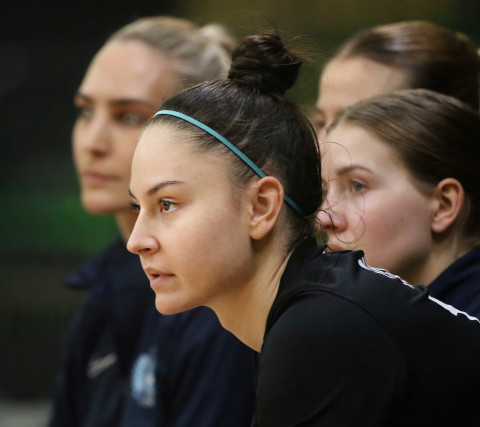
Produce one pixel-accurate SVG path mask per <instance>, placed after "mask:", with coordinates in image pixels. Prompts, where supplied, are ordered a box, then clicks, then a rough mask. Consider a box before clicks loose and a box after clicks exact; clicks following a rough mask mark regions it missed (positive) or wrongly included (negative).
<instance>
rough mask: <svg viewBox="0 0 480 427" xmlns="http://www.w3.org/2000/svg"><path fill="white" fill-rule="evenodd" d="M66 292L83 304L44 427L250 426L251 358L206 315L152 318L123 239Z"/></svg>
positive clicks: (149, 296)
mask: <svg viewBox="0 0 480 427" xmlns="http://www.w3.org/2000/svg"><path fill="white" fill-rule="evenodd" d="M68 285H69V286H70V287H73V288H78V289H85V290H87V291H88V297H87V301H86V303H85V304H84V306H83V308H82V309H81V311H80V312H79V313H77V314H76V316H75V318H74V320H73V322H72V325H71V330H70V333H69V339H68V343H67V347H66V349H65V354H64V358H63V363H62V366H61V369H60V372H59V375H58V378H57V384H56V389H55V398H54V405H53V412H52V417H51V420H50V424H49V425H50V426H51V427H57V426H62V427H70V426H82V427H83V426H85V427H86V426H88V427H103V426H112V427H113V426H115V427H118V426H123V427H127V426H128V427H132V426H135V427H144V426H145V427H147V426H148V427H151V426H175V427H190V426H195V427H203V426H205V427H221V426H238V427H241V426H249V425H250V423H251V419H252V413H253V397H254V390H253V387H254V385H253V377H254V361H253V354H252V353H253V352H252V351H251V350H250V349H248V348H247V347H246V346H244V345H243V344H242V343H241V342H240V341H238V340H237V339H236V338H235V337H234V336H233V335H232V334H230V333H229V332H227V331H225V330H224V329H223V328H222V327H221V325H220V323H219V321H218V319H217V317H216V315H215V314H214V313H213V312H212V311H211V310H210V309H208V308H205V307H200V308H197V309H194V310H191V311H188V312H185V313H180V314H177V315H172V316H164V315H161V314H160V313H158V312H157V311H156V309H155V305H154V293H153V292H152V290H151V289H150V287H149V284H148V280H147V278H146V275H145V273H144V272H143V271H142V269H141V266H140V262H139V259H138V257H137V256H136V255H133V254H130V253H129V252H128V251H127V250H126V249H125V244H124V243H123V242H122V241H118V242H115V243H114V244H113V245H112V246H111V247H109V248H108V249H107V250H106V251H105V252H103V253H102V254H100V255H98V256H97V257H95V258H94V259H92V260H91V261H90V262H88V263H87V264H85V265H84V266H82V267H81V268H80V269H79V270H78V271H77V272H76V273H74V274H73V275H72V276H71V277H69V279H68Z"/></svg>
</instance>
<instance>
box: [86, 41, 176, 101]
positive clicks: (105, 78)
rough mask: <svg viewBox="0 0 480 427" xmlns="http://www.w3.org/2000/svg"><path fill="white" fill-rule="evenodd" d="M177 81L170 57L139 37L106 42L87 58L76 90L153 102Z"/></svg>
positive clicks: (174, 85)
mask: <svg viewBox="0 0 480 427" xmlns="http://www.w3.org/2000/svg"><path fill="white" fill-rule="evenodd" d="M177 83H178V77H177V75H176V73H175V72H174V69H173V66H172V60H171V59H170V58H168V57H167V56H166V55H164V54H163V53H161V52H159V51H157V50H155V49H153V48H151V47H150V46H147V45H146V44H144V43H142V42H140V41H121V42H120V41H113V42H109V43H107V44H106V45H105V46H104V47H103V48H101V49H100V51H99V52H98V53H97V55H96V56H95V57H94V59H93V61H92V62H91V64H90V66H89V68H88V70H87V73H86V74H85V77H84V79H83V81H82V83H81V86H80V91H81V92H85V93H86V94H87V95H90V96H98V97H101V96H103V97H112V98H132V99H134V98H138V97H145V98H147V99H151V100H155V101H156V103H158V102H159V101H160V102H161V100H162V99H163V98H164V97H167V96H170V95H171V94H172V93H173V90H174V88H175V87H176V85H177Z"/></svg>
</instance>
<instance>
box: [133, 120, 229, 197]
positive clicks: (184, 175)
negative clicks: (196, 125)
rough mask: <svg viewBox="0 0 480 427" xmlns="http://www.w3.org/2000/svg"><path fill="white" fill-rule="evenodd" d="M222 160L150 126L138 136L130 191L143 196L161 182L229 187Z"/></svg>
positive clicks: (167, 129)
mask: <svg viewBox="0 0 480 427" xmlns="http://www.w3.org/2000/svg"><path fill="white" fill-rule="evenodd" d="M228 170H229V168H228V164H227V161H226V160H225V158H224V156H221V155H219V154H216V153H212V152H199V151H198V150H195V145H194V141H192V140H191V139H189V137H188V135H187V134H185V133H183V132H181V133H179V132H178V131H177V130H176V129H175V128H173V127H171V126H166V125H151V126H148V127H147V128H146V130H145V131H144V133H143V134H142V135H141V137H140V140H139V142H138V145H137V147H136V150H135V154H134V157H133V162H132V176H131V189H132V192H133V193H134V194H135V195H136V194H137V192H140V193H142V192H145V191H146V190H147V189H148V188H149V187H151V186H152V185H156V184H158V183H159V182H161V181H175V180H179V181H183V182H187V183H195V184H196V185H197V184H198V185H205V186H206V187H209V188H215V187H217V184H220V183H229V182H230V180H229V173H228Z"/></svg>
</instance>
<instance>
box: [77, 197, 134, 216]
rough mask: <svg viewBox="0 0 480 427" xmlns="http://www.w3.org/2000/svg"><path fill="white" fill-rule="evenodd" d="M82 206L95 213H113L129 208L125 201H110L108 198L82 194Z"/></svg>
mask: <svg viewBox="0 0 480 427" xmlns="http://www.w3.org/2000/svg"><path fill="white" fill-rule="evenodd" d="M82 207H83V209H84V210H85V211H87V212H88V213H90V214H93V215H113V214H115V213H117V212H120V211H124V210H125V209H128V208H126V207H125V203H122V204H119V203H118V202H114V201H112V202H109V200H108V198H101V197H86V196H82Z"/></svg>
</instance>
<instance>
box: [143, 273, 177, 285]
mask: <svg viewBox="0 0 480 427" xmlns="http://www.w3.org/2000/svg"><path fill="white" fill-rule="evenodd" d="M144 270H145V273H146V274H147V277H148V278H149V280H150V286H151V287H152V288H153V289H154V290H159V289H161V288H163V287H164V286H165V285H166V284H167V283H168V282H170V281H171V280H172V279H173V278H174V277H175V274H168V273H164V272H161V271H158V270H155V269H153V268H145V269H144Z"/></svg>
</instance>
